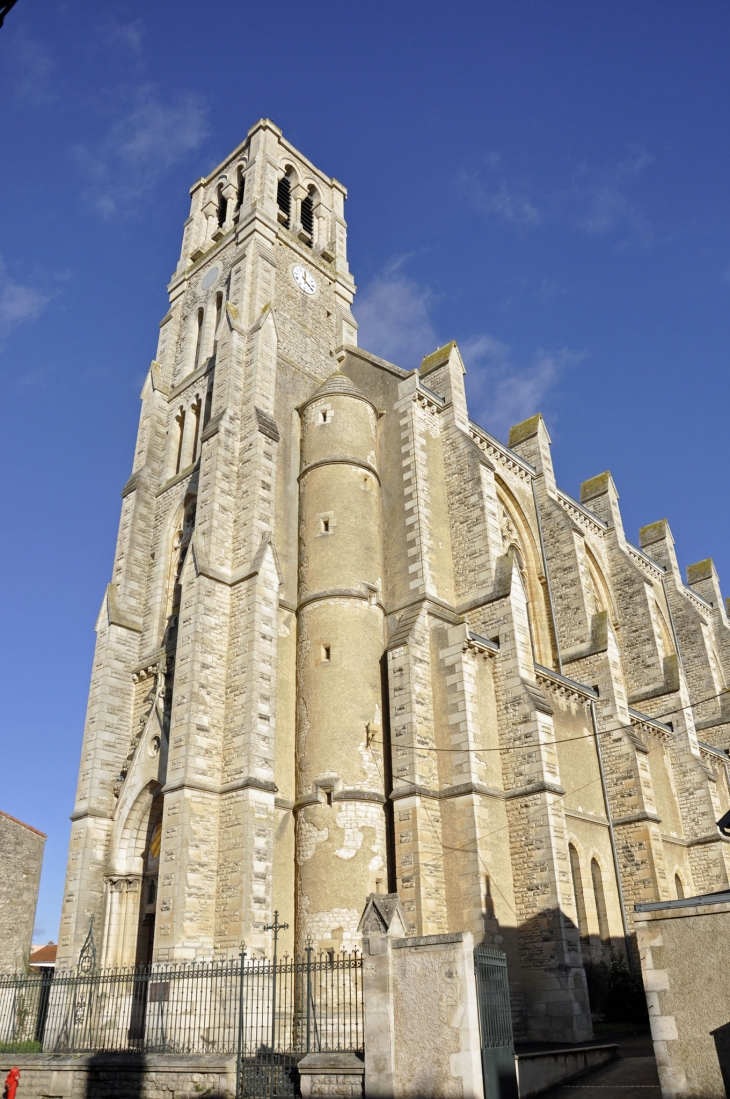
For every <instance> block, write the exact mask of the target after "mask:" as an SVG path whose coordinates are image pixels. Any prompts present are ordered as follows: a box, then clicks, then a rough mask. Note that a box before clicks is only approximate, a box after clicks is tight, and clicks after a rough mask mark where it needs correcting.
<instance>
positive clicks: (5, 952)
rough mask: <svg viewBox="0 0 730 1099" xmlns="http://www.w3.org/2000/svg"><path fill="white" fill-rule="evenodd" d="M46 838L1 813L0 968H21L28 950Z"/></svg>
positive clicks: (7, 970) (10, 969)
mask: <svg viewBox="0 0 730 1099" xmlns="http://www.w3.org/2000/svg"><path fill="white" fill-rule="evenodd" d="M45 842H46V837H45V836H44V834H43V833H42V832H39V831H37V829H35V828H31V827H30V825H29V824H23V823H22V821H19V820H15V818H14V817H9V816H8V815H7V814H6V813H2V812H0V851H2V857H0V971H4V972H12V971H13V970H16V969H20V968H22V966H23V963H24V961H25V960H26V959H27V956H28V954H29V953H30V947H31V941H32V937H33V924H34V922H35V909H36V904H37V903H38V887H39V885H40V881H41V864H42V862H43V847H44V844H45Z"/></svg>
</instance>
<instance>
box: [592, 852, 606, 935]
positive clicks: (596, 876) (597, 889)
mask: <svg viewBox="0 0 730 1099" xmlns="http://www.w3.org/2000/svg"><path fill="white" fill-rule="evenodd" d="M591 880H592V883H593V896H594V898H595V901H596V914H597V916H598V930H599V932H600V935H601V942H604V943H607V942H609V941H610V938H611V936H610V934H609V930H608V912H607V911H606V894H605V892H604V889H603V872H602V871H601V867H600V866H599V865H598V859H591Z"/></svg>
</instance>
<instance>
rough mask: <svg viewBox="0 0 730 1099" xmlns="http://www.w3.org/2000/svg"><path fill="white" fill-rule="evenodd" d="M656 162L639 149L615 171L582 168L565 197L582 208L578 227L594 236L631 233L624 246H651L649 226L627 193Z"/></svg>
mask: <svg viewBox="0 0 730 1099" xmlns="http://www.w3.org/2000/svg"><path fill="white" fill-rule="evenodd" d="M653 160H654V158H653V157H652V156H650V155H649V153H647V152H646V150H645V149H636V150H634V152H633V153H632V155H631V156H629V157H627V158H626V160H622V161H620V162H619V163H618V164H616V165H615V166H614V167H613V168H607V169H594V168H590V167H588V166H586V165H582V166H581V167H580V168H579V169H578V171H577V172H576V174H575V176H574V178H573V182H572V185H571V187H570V190H569V191H568V192H567V195H566V201H567V202H569V203H570V204H571V205H573V206H574V207H577V208H578V209H579V210H580V209H581V208H582V213H580V214H579V215H578V217H577V219H576V224H577V225H578V227H579V228H581V229H585V231H586V232H587V233H591V234H593V235H601V234H604V233H612V232H615V231H621V232H623V233H624V234H626V233H628V234H629V236H628V237H626V236H624V240H623V241H622V242H621V243H622V244H623V245H624V246H625V245H626V244H628V243H630V239H633V240H636V241H640V242H642V243H648V239H649V236H650V233H649V225H648V222H647V220H646V218H645V217H644V215H643V214H642V213H641V211H640V209H639V207H638V206H637V205H636V203H635V202H633V201H632V200H631V199H630V198H629V195H628V194H627V189H628V187H629V185H630V183H631V182H632V180H633V179H635V178H636V177H637V176H638V175H640V174H641V172H643V171H644V169H645V168H648V167H649V165H650V164H652V163H653Z"/></svg>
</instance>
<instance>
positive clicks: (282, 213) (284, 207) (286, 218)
mask: <svg viewBox="0 0 730 1099" xmlns="http://www.w3.org/2000/svg"><path fill="white" fill-rule="evenodd" d="M276 204H277V206H278V207H279V221H280V222H281V223H282V225H283V226H284V228H285V229H289V228H290V226H291V177H290V174H289V173H287V174H286V175H284V176H282V177H281V179H280V180H279V182H278V184H277V187H276Z"/></svg>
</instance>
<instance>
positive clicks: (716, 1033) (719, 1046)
mask: <svg viewBox="0 0 730 1099" xmlns="http://www.w3.org/2000/svg"><path fill="white" fill-rule="evenodd" d="M712 1037H713V1038H714V1039H715V1049H716V1051H717V1059H718V1061H719V1062H720V1072H721V1073H722V1082H723V1084H724V1085H725V1092H726V1093H727V1094H728V1095H730V1023H725V1025H724V1026H721V1027H718V1028H717V1030H713V1031H712Z"/></svg>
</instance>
